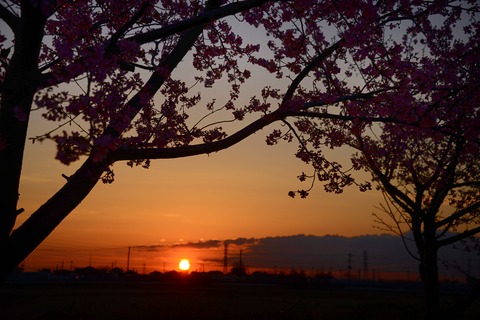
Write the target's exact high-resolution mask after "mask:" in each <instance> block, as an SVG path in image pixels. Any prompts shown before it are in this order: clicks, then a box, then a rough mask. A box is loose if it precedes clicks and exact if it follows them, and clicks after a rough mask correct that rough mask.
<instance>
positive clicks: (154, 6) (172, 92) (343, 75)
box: [0, 0, 479, 278]
mask: <svg viewBox="0 0 480 320" xmlns="http://www.w3.org/2000/svg"><path fill="white" fill-rule="evenodd" d="M477 14H478V7H477V6H476V2H475V1H458V2H457V1H432V2H430V1H415V0H411V1H409V0H398V1H395V0H389V1H360V0H338V1H326V0H308V1H296V0H243V1H242V0H240V1H234V0H232V1H222V0H208V1H201V0H191V1H184V0H177V1H175V0H156V1H154V0H130V1H123V2H122V5H118V2H117V1H113V0H97V1H91V0H76V1H64V0H43V1H42V0H23V1H20V0H9V1H3V3H2V4H0V18H1V20H2V21H3V23H4V25H5V26H6V27H5V30H6V31H5V32H2V34H1V35H0V45H1V48H0V63H1V68H0V83H1V85H0V90H1V109H0V176H1V179H0V184H1V190H2V192H1V193H0V250H1V252H2V264H1V266H0V274H1V276H2V278H5V276H6V275H7V274H8V273H9V272H10V271H11V270H12V269H13V268H15V267H16V266H17V265H18V264H19V263H20V262H21V261H22V260H23V259H24V258H25V257H26V256H28V254H29V253H30V252H32V250H34V249H35V247H36V246H38V245H39V244H40V243H41V242H42V241H43V240H44V239H45V238H46V237H47V236H48V235H49V234H50V233H51V232H52V231H53V230H54V229H55V228H56V227H57V226H58V225H59V224H60V223H61V221H62V220H63V219H64V218H66V217H67V215H68V214H69V213H70V212H72V211H73V210H74V209H75V207H76V206H77V205H78V204H79V203H80V202H81V201H82V200H83V199H84V198H85V197H86V196H87V195H88V194H89V192H90V191H91V190H92V189H93V188H94V186H95V185H96V184H97V182H98V181H103V182H104V183H111V182H113V179H114V171H113V165H114V164H115V163H117V162H126V163H127V164H129V165H130V166H143V167H145V168H148V166H149V164H150V161H151V160H154V159H165V158H179V157H187V156H194V155H198V154H205V153H211V152H217V151H220V150H223V149H225V148H229V147H231V146H233V145H235V144H236V143H238V142H239V141H241V140H243V139H245V138H247V137H249V136H250V135H252V134H254V133H255V132H258V131H259V130H261V129H263V128H265V127H267V126H269V125H272V124H273V123H276V122H278V123H279V124H280V125H277V126H274V128H273V129H271V133H270V134H269V135H268V136H267V139H266V140H267V144H270V145H274V144H276V143H278V142H279V141H282V140H285V141H288V142H291V141H294V139H297V140H298V141H300V147H299V149H298V152H297V153H296V156H297V157H298V158H299V159H301V160H303V161H305V162H307V163H309V164H312V165H313V166H314V168H315V176H316V178H317V179H318V180H321V181H322V182H323V183H324V185H325V188H326V190H327V191H331V192H341V191H342V189H343V188H344V187H345V186H348V185H351V184H355V185H357V186H358V187H359V188H360V189H361V190H367V189H369V188H370V184H369V183H368V182H362V181H355V180H354V179H353V177H352V175H351V173H350V172H349V171H348V170H346V169H344V168H343V167H342V166H341V165H340V164H339V163H337V162H335V161H333V160H332V159H327V158H326V156H325V154H324V152H323V150H324V149H325V148H337V147H341V146H344V145H353V146H356V147H360V144H359V141H370V140H368V139H367V137H366V136H365V133H366V132H367V130H372V132H377V131H378V132H380V133H379V134H381V132H382V131H383V130H385V132H386V133H385V134H387V135H391V137H392V141H393V140H395V139H396V138H394V135H393V133H394V132H393V131H392V132H391V133H388V130H389V129H388V128H390V127H391V128H397V126H398V128H403V127H404V126H408V127H409V128H410V127H413V128H422V130H423V129H425V130H427V131H426V132H429V131H428V130H433V131H434V132H441V130H440V129H441V128H440V129H439V128H437V127H442V126H443V125H446V124H447V123H451V122H452V121H453V120H452V121H450V118H448V117H449V116H448V115H451V116H453V115H454V114H455V113H454V111H453V109H451V110H450V112H447V111H445V110H444V109H445V108H444V107H443V104H442V105H441V106H438V110H443V111H438V113H439V114H444V117H443V118H441V119H442V120H439V121H440V122H439V123H436V124H432V123H431V121H435V120H436V119H437V118H435V117H434V116H438V117H439V115H436V114H435V113H434V112H433V111H432V110H430V109H434V110H437V105H436V104H435V101H440V100H441V97H442V96H445V95H446V96H448V97H450V95H452V97H451V99H453V98H454V97H459V96H461V94H462V93H463V92H471V90H474V89H475V88H476V87H474V85H473V84H472V83H474V79H476V78H475V74H477V75H478V71H476V70H477V69H475V66H476V65H475V63H474V61H475V60H474V59H473V58H472V57H474V54H475V50H477V48H478V45H477V44H476V43H478V41H477V40H478V31H479V28H478V23H477V22H476V18H477ZM437 20H438V21H437ZM245 26H248V28H256V29H255V30H256V31H257V32H258V33H259V34H262V35H263V36H264V39H265V40H264V41H262V43H260V44H258V43H250V41H249V37H248V33H245V28H244V27H245ZM458 28H460V29H461V30H462V32H463V34H464V37H463V38H459V39H457V38H455V37H454V33H455V31H456V30H457V29H458ZM432 43H435V44H432ZM444 48H445V50H444ZM468 59H470V60H468ZM464 60H468V61H464ZM467 62H468V63H469V64H467ZM459 63H465V66H469V69H468V70H464V74H466V75H469V77H468V78H467V79H464V80H462V82H458V81H459V80H460V79H462V78H461V76H460V75H459V74H457V73H454V72H453V71H451V70H455V67H456V66H457V67H458V64H459ZM182 68H183V69H182ZM179 70H189V72H188V73H189V75H188V76H187V75H185V73H182V72H179ZM448 70H450V71H448ZM452 72H453V73H452ZM475 72H477V73H475ZM257 77H262V80H261V82H262V86H256V87H257V88H258V90H257V91H256V92H252V90H245V89H244V88H245V87H246V85H247V84H248V83H250V82H255V81H257V82H258V78H257ZM436 77H440V80H435V79H436ZM455 79H457V80H456V81H457V82H458V83H454V85H455V87H454V88H453V89H452V88H450V87H449V85H450V83H451V82H452V81H455ZM265 83H266V85H263V84H265ZM462 83H465V85H462ZM466 83H469V86H471V87H468V86H467V85H466ZM225 88H226V89H225ZM212 92H214V97H212ZM219 92H222V94H223V93H226V96H225V97H221V95H220V94H219ZM215 95H216V96H215ZM439 99H440V100H439ZM472 108H473V107H472ZM465 112H467V113H468V111H467V109H465ZM430 113H433V115H432V116H431V117H426V116H424V114H425V115H426V114H430ZM35 114H40V115H41V116H42V119H44V121H45V123H46V125H49V126H50V128H51V129H48V130H46V132H45V133H44V134H42V135H39V136H34V137H28V136H27V129H28V127H29V125H31V123H30V119H31V117H32V115H35ZM468 114H470V115H471V116H472V117H475V115H476V113H475V112H470V113H468ZM419 118H420V119H419ZM444 122H445V123H444ZM471 122H472V123H475V122H474V119H473V120H471ZM477 123H478V122H477ZM474 128H477V129H478V127H475V126H474ZM434 129H435V130H434ZM477 129H472V130H471V132H470V133H469V134H470V135H474V134H475V132H477V133H478V131H475V130H477ZM412 130H413V129H412ZM419 130H420V129H419ZM403 132H404V131H402V129H397V131H396V132H395V134H399V135H401V137H403V138H401V139H399V141H400V140H402V139H407V138H408V135H407V136H402V134H403ZM405 132H407V131H405ZM359 137H360V138H362V137H364V139H360V138H359ZM44 141H53V142H54V143H56V145H57V153H56V156H55V158H56V159H57V160H58V161H60V162H62V163H64V164H66V165H69V164H75V163H80V165H79V167H78V170H76V171H75V172H73V173H72V174H71V175H69V176H67V175H65V176H64V178H65V184H64V186H63V187H62V188H60V189H59V190H58V192H57V193H55V194H54V195H52V197H51V198H50V199H49V200H47V201H46V202H45V203H44V204H43V205H42V206H40V207H39V208H38V209H37V210H36V211H34V212H23V209H21V208H19V207H18V204H19V194H18V190H19V184H20V177H21V169H22V163H23V151H24V148H25V145H26V143H27V142H29V143H41V142H44ZM370 144H372V145H374V143H370ZM469 145H470V144H469ZM373 150H374V148H373V147H372V153H371V157H372V158H375V159H376V158H381V157H382V152H384V151H383V150H381V149H380V148H377V149H376V151H375V152H377V153H379V154H378V155H377V154H375V153H374V151H373ZM359 159H363V158H361V157H360V158H359ZM354 163H355V166H354V169H361V168H364V167H366V162H365V161H360V160H356V161H355V162H354ZM399 165H400V164H399ZM300 178H301V179H306V178H307V176H306V175H305V174H302V175H301V176H300ZM62 179H63V178H62ZM299 193H300V195H301V196H306V195H307V194H308V191H305V190H302V191H299ZM295 194H296V193H295V192H293V193H291V195H295ZM462 195H463V193H459V194H458V196H459V197H460V196H462ZM459 202H460V200H459ZM19 214H22V215H29V217H28V218H27V219H26V220H25V222H24V223H22V224H21V225H20V226H18V227H16V228H15V222H16V220H17V216H18V215H19ZM14 228H15V229H14Z"/></svg>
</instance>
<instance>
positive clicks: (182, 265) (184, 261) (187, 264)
mask: <svg viewBox="0 0 480 320" xmlns="http://www.w3.org/2000/svg"><path fill="white" fill-rule="evenodd" d="M178 267H179V268H180V269H181V270H183V271H187V270H188V269H190V262H189V261H188V260H187V259H182V260H181V261H180V263H179V264H178Z"/></svg>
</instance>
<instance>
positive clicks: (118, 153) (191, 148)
mask: <svg viewBox="0 0 480 320" xmlns="http://www.w3.org/2000/svg"><path fill="white" fill-rule="evenodd" d="M283 118H284V114H283V113H282V112H280V111H279V110H277V111H274V112H272V113H270V114H268V115H266V116H263V117H262V118H260V119H257V120H256V121H254V122H252V123H251V124H249V125H247V126H246V127H244V128H243V129H241V130H239V131H237V132H235V133H234V134H232V135H231V136H228V137H226V138H225V139H222V140H220V141H214V142H209V143H202V144H196V145H187V146H183V147H175V148H129V147H123V148H119V149H117V150H115V151H112V152H111V153H110V155H109V159H111V160H112V162H115V161H125V160H136V159H174V158H182V157H190V156H195V155H199V154H208V153H212V152H217V151H220V150H223V149H226V148H228V147H231V146H233V145H235V144H237V143H239V142H240V141H242V140H244V139H245V138H247V137H249V136H251V135H252V134H254V133H255V132H257V131H259V130H261V129H263V128H264V127H266V126H267V125H269V124H271V123H273V122H276V121H278V120H281V119H283Z"/></svg>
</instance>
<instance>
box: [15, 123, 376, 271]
mask: <svg viewBox="0 0 480 320" xmlns="http://www.w3.org/2000/svg"><path fill="white" fill-rule="evenodd" d="M267 132H268V131H262V132H260V133H258V134H256V135H255V136H254V137H252V138H250V139H248V140H246V141H244V142H242V143H240V144H239V145H237V146H235V147H233V148H231V149H228V150H225V151H222V152H219V153H215V154H211V155H209V156H207V155H201V156H196V157H191V158H183V159H176V160H159V161H154V162H153V164H152V166H151V168H150V169H147V170H146V169H143V168H133V169H132V168H130V167H128V166H127V165H126V164H125V163H117V164H116V165H115V166H114V171H115V174H116V181H115V182H114V183H113V184H110V185H105V184H102V183H101V182H100V183H99V184H98V185H97V186H96V187H95V188H94V190H93V191H92V193H91V194H90V195H89V196H88V197H87V198H86V200H85V201H84V202H83V203H82V204H81V205H80V206H79V207H78V208H77V209H76V210H75V211H74V212H72V213H71V214H70V215H69V216H68V217H67V218H66V219H65V220H64V221H63V223H62V224H61V225H60V226H59V227H58V228H57V229H56V230H55V231H54V232H53V234H52V235H51V236H50V237H49V238H48V239H47V240H46V241H45V243H44V244H43V245H42V246H41V247H40V248H39V250H40V252H37V258H41V259H47V260H49V261H50V260H51V259H52V253H54V252H55V251H58V252H61V253H63V255H62V254H60V257H62V258H59V257H58V256H57V255H56V254H53V260H54V261H55V259H56V261H58V262H57V263H59V262H60V261H64V260H65V259H66V261H70V259H74V258H73V257H74V256H77V257H78V254H79V252H80V253H82V254H83V255H84V258H83V259H86V258H85V257H86V256H88V255H91V251H92V250H93V252H94V255H95V252H98V250H100V251H102V250H107V249H108V250H110V249H114V248H118V249H119V250H120V252H123V255H125V252H126V251H125V250H126V249H125V248H127V247H128V246H138V245H154V244H174V243H187V242H198V241H207V240H211V239H217V240H224V239H236V238H238V237H247V238H251V237H255V238H260V237H267V236H287V235H294V234H312V235H325V234H339V235H344V236H354V235H361V234H375V233H380V230H378V229H376V228H374V227H373V225H374V223H373V220H372V215H371V214H372V212H374V211H375V208H374V207H375V206H376V205H378V204H379V202H380V201H381V195H380V194H379V193H378V192H377V191H369V192H366V193H362V192H359V191H358V190H357V189H356V188H355V187H351V188H348V189H347V190H346V191H345V192H344V193H343V194H340V195H335V194H330V193H326V192H325V191H323V187H322V186H321V185H320V184H317V185H316V187H315V189H314V191H313V192H312V193H311V195H310V196H309V197H308V198H307V199H300V198H295V199H292V198H290V197H288V195H287V193H288V191H289V190H296V189H299V188H305V187H307V185H306V184H305V185H304V184H302V183H300V182H299V181H298V180H297V178H296V176H297V175H298V174H300V173H301V172H302V171H305V172H307V173H308V172H310V168H309V167H308V166H306V165H304V164H303V163H302V162H301V161H300V160H298V159H296V158H295V157H294V152H295V148H296V146H295V145H294V144H283V145H277V146H267V145H266V143H265V142H264V140H265V135H266V134H267ZM339 153H340V152H339ZM54 156H55V148H54V146H53V144H50V143H44V144H39V143H35V144H33V145H32V144H29V145H28V149H27V152H26V157H25V159H26V162H25V167H24V171H23V180H22V188H21V192H20V207H23V208H25V210H26V212H25V213H23V214H22V215H21V216H19V222H21V221H23V219H25V218H26V217H27V216H28V214H29V213H31V212H32V211H33V210H35V208H36V207H38V206H39V205H41V203H43V202H44V201H45V200H46V199H47V198H48V197H50V196H51V195H52V194H53V193H54V192H55V191H56V190H57V189H58V188H59V187H60V186H61V185H62V184H63V183H64V182H65V181H64V178H62V176H61V175H62V174H66V175H69V174H71V173H73V171H74V170H75V166H76V165H78V164H76V163H75V164H73V165H72V166H69V167H67V166H64V165H61V164H59V163H58V161H56V160H54V159H53V158H54ZM342 156H344V157H347V153H346V152H344V154H343V155H342ZM347 159H348V158H347ZM42 250H44V251H42ZM45 250H47V251H45ZM76 250H79V251H76ZM52 251H53V252H52ZM120 254H121V253H120ZM220 255H221V253H220ZM72 256H73V257H72ZM31 259H34V260H37V259H36V258H35V253H34V254H33V255H32V258H31ZM28 260H29V259H27V263H28ZM122 260H124V259H123V257H122ZM50 263H52V262H50Z"/></svg>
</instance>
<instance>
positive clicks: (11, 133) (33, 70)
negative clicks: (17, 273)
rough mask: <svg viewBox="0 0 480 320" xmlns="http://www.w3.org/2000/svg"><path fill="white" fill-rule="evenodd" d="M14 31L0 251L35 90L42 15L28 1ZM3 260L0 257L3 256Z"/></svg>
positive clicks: (0, 117)
mask: <svg viewBox="0 0 480 320" xmlns="http://www.w3.org/2000/svg"><path fill="white" fill-rule="evenodd" d="M19 21H20V23H19V25H18V28H17V29H16V30H15V42H14V52H13V55H12V58H11V61H10V63H9V66H8V68H7V70H6V73H5V78H4V81H3V83H2V91H1V108H0V139H1V141H2V144H3V145H4V148H3V150H0V190H2V192H1V193H0V250H2V252H3V251H4V246H5V245H6V241H7V240H8V237H9V235H10V233H11V231H12V229H13V227H14V225H15V220H16V217H17V214H18V213H19V212H21V210H19V209H18V208H17V203H18V198H19V194H18V190H19V184H20V175H21V170H22V162H23V161H22V159H23V152H24V148H25V140H26V135H27V128H28V120H29V114H30V110H31V106H32V101H33V96H34V94H35V91H36V89H37V79H38V78H37V76H38V74H39V73H38V57H39V52H40V46H41V43H42V39H43V29H44V24H45V17H44V16H43V15H42V13H41V10H39V9H35V8H33V7H32V6H31V5H30V4H29V2H28V1H27V2H25V3H22V17H21V20H19ZM2 260H3V259H2Z"/></svg>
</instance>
